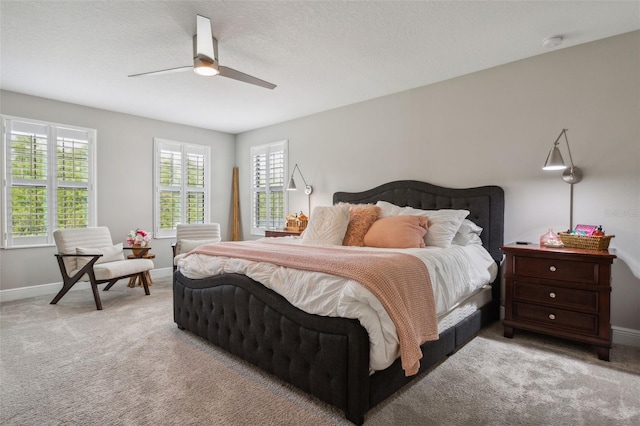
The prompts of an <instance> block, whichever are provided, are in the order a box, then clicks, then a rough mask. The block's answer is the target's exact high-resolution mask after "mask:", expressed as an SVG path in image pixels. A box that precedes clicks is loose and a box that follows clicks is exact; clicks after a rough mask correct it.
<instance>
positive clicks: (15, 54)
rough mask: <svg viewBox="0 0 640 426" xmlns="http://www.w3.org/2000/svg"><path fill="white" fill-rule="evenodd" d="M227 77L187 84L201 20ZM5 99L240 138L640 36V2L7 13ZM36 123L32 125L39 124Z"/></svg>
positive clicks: (119, 6)
mask: <svg viewBox="0 0 640 426" xmlns="http://www.w3.org/2000/svg"><path fill="white" fill-rule="evenodd" d="M196 14H201V15H204V16H207V17H209V18H210V19H211V22H212V26H213V35H214V36H215V37H216V38H217V39H218V43H219V59H220V64H221V65H225V66H227V67H231V68H234V69H237V70H239V71H242V72H245V73H247V74H251V75H254V76H256V77H258V78H261V79H263V80H267V81H269V82H272V83H275V84H277V85H278V87H277V88H276V89H274V90H267V89H263V88H260V87H257V86H252V85H249V84H246V83H241V82H238V81H235V80H231V79H227V78H222V77H200V76H197V75H195V74H194V73H192V72H184V73H174V74H167V75H158V76H149V77H145V78H128V77H127V75H129V74H135V73H140V72H146V71H154V70H160V69H164V68H172V67H178V66H183V65H190V64H192V63H193V59H192V56H193V55H192V36H193V35H194V33H195V16H196ZM0 24H1V33H0V36H1V39H0V43H1V44H0V48H1V57H0V59H1V63H0V65H1V73H0V87H1V88H2V89H4V90H9V91H15V92H20V93H25V94H30V95H35V96H41V97H45V98H51V99H56V100H60V101H66V102H72V103H76V104H81V105H87V106H91V107H96V108H102V109H107V110H112V111H118V112H123V113H128V114H135V115H140V116H145V117H150V118H155V119H159V120H164V121H170V122H176V123H183V124H187V125H191V126H197V127H203V128H208V129H214V130H220V131H224V132H229V133H234V134H235V133H240V132H244V131H247V130H250V129H255V128H259V127H264V126H267V125H270V124H275V123H279V122H282V121H286V120H290V119H293V118H297V117H302V116H306V115H309V114H314V113H317V112H320V111H325V110H329V109H332V108H336V107H340V106H343V105H349V104H353V103H356V102H360V101H364V100H367V99H372V98H376V97H380V96H384V95H387V94H390V93H396V92H400V91H403V90H407V89H411V88H414V87H419V86H424V85H427V84H431V83H435V82H438V81H442V80H446V79H449V78H453V77H456V76H460V75H464V74H468V73H471V72H475V71H479V70H483V69H487V68H490V67H494V66H497V65H501V64H505V63H508V62H513V61H516V60H519V59H523V58H527V57H531V56H535V55H539V54H543V53H546V52H549V49H547V48H544V47H543V46H542V41H543V40H544V39H545V38H547V37H550V36H554V35H562V36H564V42H563V44H562V45H561V46H559V47H557V48H556V49H562V48H566V47H569V46H574V45H577V44H581V43H586V42H589V41H593V40H597V39H601V38H605V37H609V36H613V35H617V34H621V33H625V32H629V31H633V30H637V29H640V2H639V1H411V2H408V1H407V2H405V1H357V2H355V1H252V2H245V1H224V2H222V1H177V0H174V1H140V0H136V1H52V0H48V1H7V0H1V1H0ZM34 118H36V117H34Z"/></svg>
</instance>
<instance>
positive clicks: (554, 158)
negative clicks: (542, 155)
mask: <svg viewBox="0 0 640 426" xmlns="http://www.w3.org/2000/svg"><path fill="white" fill-rule="evenodd" d="M566 168H567V166H566V165H565V164H564V160H563V159H562V154H561V153H560V150H559V149H558V145H554V146H553V148H551V151H549V155H548V156H547V161H545V162H544V166H543V167H542V169H543V170H564V169H566Z"/></svg>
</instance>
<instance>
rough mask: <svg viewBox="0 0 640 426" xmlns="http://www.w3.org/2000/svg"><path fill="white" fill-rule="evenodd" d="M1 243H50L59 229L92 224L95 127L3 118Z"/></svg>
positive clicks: (34, 244)
mask: <svg viewBox="0 0 640 426" xmlns="http://www.w3.org/2000/svg"><path fill="white" fill-rule="evenodd" d="M2 123H3V134H4V138H3V140H2V155H3V161H2V166H0V167H2V168H3V176H5V180H4V186H3V188H2V192H3V194H2V195H3V196H2V199H3V200H5V201H4V203H3V204H2V211H3V220H2V236H3V238H2V246H3V247H24V246H39V245H51V244H53V231H54V230H55V229H58V228H86V227H89V226H96V194H95V190H94V186H95V176H96V173H95V143H96V130H95V129H85V128H81V127H74V126H67V125H60V124H54V123H47V122H42V121H35V120H29V119H22V118H17V117H7V116H3V117H2Z"/></svg>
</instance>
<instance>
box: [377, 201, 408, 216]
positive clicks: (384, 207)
mask: <svg viewBox="0 0 640 426" xmlns="http://www.w3.org/2000/svg"><path fill="white" fill-rule="evenodd" d="M376 206H378V207H380V217H389V216H398V215H399V214H400V212H402V209H403V208H404V207H400V206H396V205H395V204H391V203H388V202H386V201H378V202H377V203H376Z"/></svg>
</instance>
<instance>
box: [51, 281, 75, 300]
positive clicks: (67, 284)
mask: <svg viewBox="0 0 640 426" xmlns="http://www.w3.org/2000/svg"><path fill="white" fill-rule="evenodd" d="M76 282H77V281H67V282H65V283H64V285H63V286H62V289H61V290H60V291H59V292H58V294H56V297H54V298H53V300H52V301H51V304H52V305H55V304H56V303H58V302H59V301H60V299H62V296H64V295H65V294H67V292H68V291H69V290H70V289H71V287H73V285H74V284H75V283H76Z"/></svg>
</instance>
